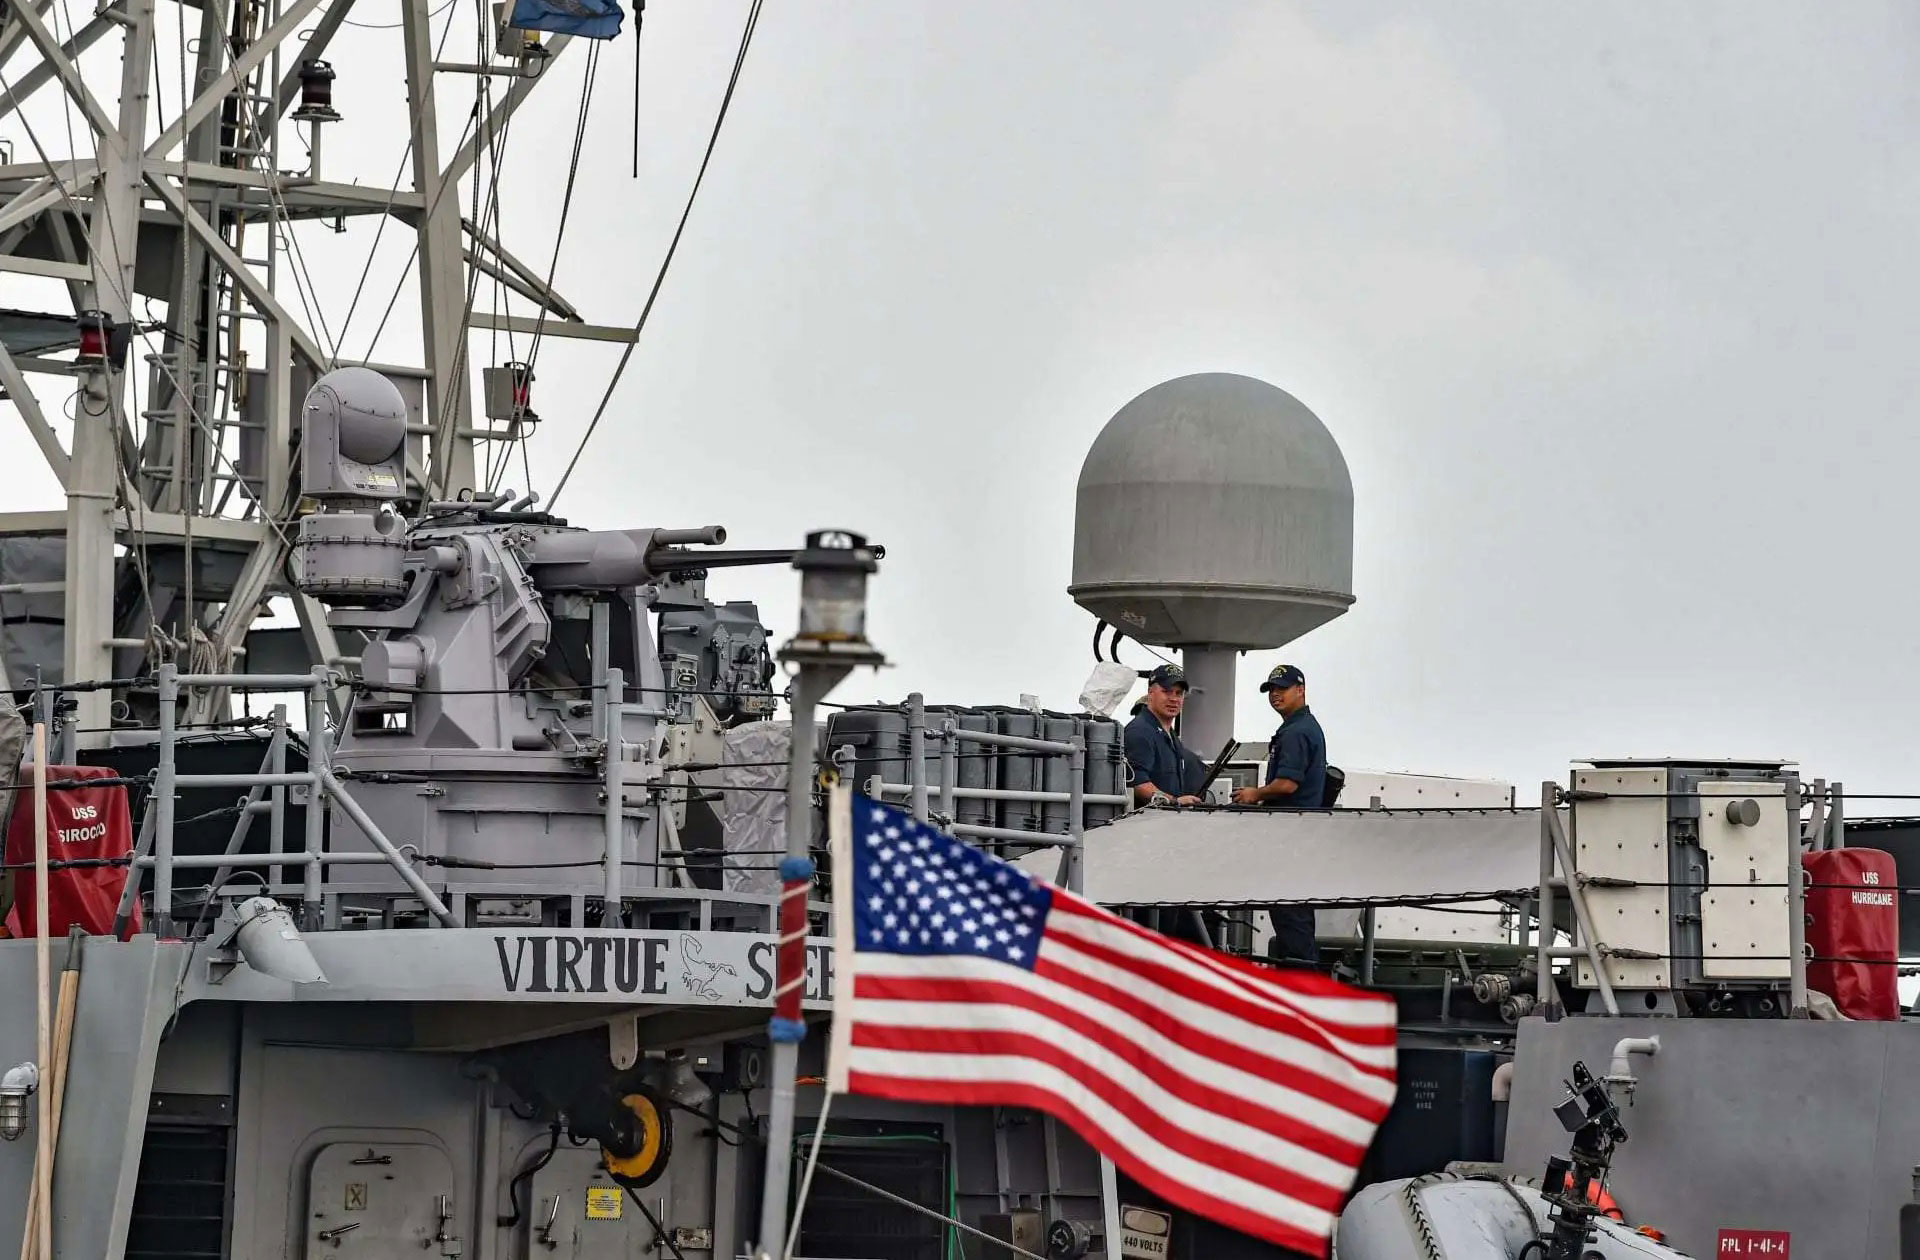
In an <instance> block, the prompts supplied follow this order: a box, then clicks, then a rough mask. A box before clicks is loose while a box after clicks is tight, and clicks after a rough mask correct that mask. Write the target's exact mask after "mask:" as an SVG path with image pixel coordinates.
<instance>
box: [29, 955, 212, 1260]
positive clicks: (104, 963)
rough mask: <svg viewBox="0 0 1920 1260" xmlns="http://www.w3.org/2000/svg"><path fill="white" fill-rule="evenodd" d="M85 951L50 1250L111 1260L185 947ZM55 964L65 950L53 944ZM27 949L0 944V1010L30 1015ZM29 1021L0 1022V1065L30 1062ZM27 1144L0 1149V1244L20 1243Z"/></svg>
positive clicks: (120, 1243)
mask: <svg viewBox="0 0 1920 1260" xmlns="http://www.w3.org/2000/svg"><path fill="white" fill-rule="evenodd" d="M102 944H103V943H102V942H100V941H98V940H91V941H89V942H88V943H87V944H86V945H85V946H84V948H85V950H86V962H85V965H84V966H83V968H82V969H81V979H80V990H79V997H78V1004H77V1005H76V1007H75V1017H74V1026H73V1050H72V1058H71V1060H70V1062H71V1065H72V1066H71V1068H70V1070H69V1079H68V1085H67V1091H66V1099H65V1103H64V1106H63V1108H62V1113H61V1123H60V1147H59V1153H58V1156H57V1158H56V1160H55V1165H54V1182H53V1202H54V1251H55V1254H56V1255H59V1256H105V1257H118V1256H119V1255H120V1254H121V1250H122V1249H123V1248H124V1246H125V1244H126V1235H127V1222H128V1217H129V1213H130V1212H131V1210H132V1206H133V1187H134V1176H135V1174H136V1173H137V1172H138V1170H139V1157H140V1141H141V1137H142V1135H143V1134H144V1133H145V1131H146V1117H147V1106H148V1097H149V1095H150V1094H151V1093H152V1092H153V1068H154V1056H155V1054H156V1052H157V1050H158V1047H159V1043H160V1034H161V1030H162V1029H163V1028H164V1026H165V1025H166V1022H167V1019H168V1016H169V1015H171V1014H172V1011H173V989H174V984H175V982H176V981H177V979H178V977H179V974H180V966H181V964H182V963H183V962H184V960H185V958H186V954H187V947H186V946H184V945H181V944H178V943H172V942H169V943H161V942H159V941H157V940H156V939H155V938H153V937H150V936H143V937H139V938H137V939H136V940H134V941H133V942H131V943H128V944H124V945H110V946H107V947H104V948H103V947H102ZM53 951H54V961H55V964H56V965H63V964H64V960H65V957H66V943H65V942H64V941H58V942H55V943H54V945H53ZM33 991H34V960H33V943H32V942H31V941H0V1007H4V1009H5V1010H7V1011H10V1012H17V1011H24V1010H31V1009H32V1006H33V998H32V994H33ZM33 1053H34V1026H33V1020H32V1019H30V1018H28V1019H16V1018H8V1019H5V1020H0V1058H4V1059H6V1061H7V1062H9V1063H14V1062H19V1061H21V1060H25V1059H31V1058H32V1057H33ZM33 1150H34V1144H33V1142H32V1141H30V1140H22V1141H19V1142H7V1143H0V1246H9V1247H10V1246H12V1245H13V1243H14V1240H16V1239H18V1238H19V1237H20V1233H21V1226H22V1221H23V1216H24V1213H25V1209H26V1201H27V1185H28V1181H29V1179H30V1177H31V1171H32V1167H33Z"/></svg>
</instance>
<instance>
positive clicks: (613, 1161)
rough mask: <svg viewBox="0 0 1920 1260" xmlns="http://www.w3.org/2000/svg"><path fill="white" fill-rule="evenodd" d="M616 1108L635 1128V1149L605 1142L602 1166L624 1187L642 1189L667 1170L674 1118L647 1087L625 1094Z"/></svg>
mask: <svg viewBox="0 0 1920 1260" xmlns="http://www.w3.org/2000/svg"><path fill="white" fill-rule="evenodd" d="M616 1105H617V1106H618V1107H620V1108H621V1109H622V1110H623V1112H624V1113H625V1116H624V1118H626V1119H628V1120H629V1121H630V1123H631V1124H632V1126H633V1142H632V1149H631V1150H629V1151H625V1152H622V1151H617V1150H615V1149H614V1148H613V1147H611V1146H608V1145H606V1144H605V1143H602V1144H601V1147H600V1165H601V1167H603V1168H605V1169H606V1170H607V1172H609V1173H610V1174H612V1176H613V1179H614V1180H615V1181H617V1182H619V1183H620V1184H621V1185H623V1186H629V1187H631V1188H633V1189H635V1190H642V1189H645V1188H646V1187H647V1186H650V1185H652V1184H653V1183H654V1182H655V1181H657V1180H659V1178H660V1174H661V1173H663V1172H665V1171H666V1170H667V1160H668V1159H669V1158H671V1157H672V1155H673V1117H672V1116H670V1115H669V1114H668V1113H667V1109H666V1108H665V1107H662V1106H661V1105H660V1100H659V1098H658V1097H657V1096H656V1095H655V1094H654V1092H653V1091H652V1090H651V1089H648V1088H647V1087H646V1086H644V1085H640V1086H635V1087H634V1089H633V1091H632V1092H631V1093H626V1094H622V1095H621V1096H620V1098H619V1101H618V1102H617V1104H616Z"/></svg>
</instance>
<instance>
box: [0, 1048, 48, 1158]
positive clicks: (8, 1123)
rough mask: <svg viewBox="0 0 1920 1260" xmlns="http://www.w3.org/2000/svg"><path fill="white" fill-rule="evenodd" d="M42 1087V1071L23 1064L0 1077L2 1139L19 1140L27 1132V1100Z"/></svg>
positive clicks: (11, 1068) (0, 1126) (0, 1129)
mask: <svg viewBox="0 0 1920 1260" xmlns="http://www.w3.org/2000/svg"><path fill="white" fill-rule="evenodd" d="M39 1087H40V1069H39V1068H37V1067H35V1066H34V1065H33V1064H31V1063H22V1064H20V1065H18V1066H17V1067H10V1068H8V1069H7V1073H6V1075H5V1076H0V1138H5V1139H6V1140H7V1141H9V1142H13V1141H17V1140H19V1137H20V1135H21V1134H22V1133H25V1132H26V1131H27V1099H28V1098H29V1097H31V1096H32V1094H33V1091H34V1090H36V1089H38V1088H39Z"/></svg>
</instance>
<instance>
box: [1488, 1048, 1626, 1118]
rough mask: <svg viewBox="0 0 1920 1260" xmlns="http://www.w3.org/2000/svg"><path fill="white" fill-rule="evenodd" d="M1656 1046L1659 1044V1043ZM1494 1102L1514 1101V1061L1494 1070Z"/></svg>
mask: <svg viewBox="0 0 1920 1260" xmlns="http://www.w3.org/2000/svg"><path fill="white" fill-rule="evenodd" d="M1655 1044H1658V1043H1657V1042H1656V1043H1655ZM1493 1101H1495V1102H1497V1103H1503V1102H1512V1101H1513V1060H1512V1059H1508V1060H1507V1061H1506V1062H1505V1063H1502V1064H1501V1065H1500V1066H1499V1067H1497V1068H1495V1069H1493Z"/></svg>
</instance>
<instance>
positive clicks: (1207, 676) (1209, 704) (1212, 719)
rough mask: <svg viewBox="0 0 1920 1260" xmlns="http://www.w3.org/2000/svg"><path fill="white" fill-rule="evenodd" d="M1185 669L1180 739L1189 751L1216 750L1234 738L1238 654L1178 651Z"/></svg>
mask: <svg viewBox="0 0 1920 1260" xmlns="http://www.w3.org/2000/svg"><path fill="white" fill-rule="evenodd" d="M1180 655H1181V657H1182V658H1183V659H1184V660H1185V663H1186V668H1187V707H1186V709H1185V711H1184V712H1182V713H1181V715H1180V739H1181V742H1183V743H1185V744H1186V745H1187V746H1188V747H1190V748H1218V747H1220V746H1221V745H1222V744H1224V743H1226V742H1227V741H1228V740H1230V739H1232V738H1233V701H1234V694H1233V690H1234V688H1233V682H1234V677H1235V674H1236V672H1237V670H1238V668H1239V665H1240V653H1239V651H1238V650H1237V649H1235V648H1229V647H1187V648H1182V649H1181V650H1180Z"/></svg>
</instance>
